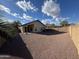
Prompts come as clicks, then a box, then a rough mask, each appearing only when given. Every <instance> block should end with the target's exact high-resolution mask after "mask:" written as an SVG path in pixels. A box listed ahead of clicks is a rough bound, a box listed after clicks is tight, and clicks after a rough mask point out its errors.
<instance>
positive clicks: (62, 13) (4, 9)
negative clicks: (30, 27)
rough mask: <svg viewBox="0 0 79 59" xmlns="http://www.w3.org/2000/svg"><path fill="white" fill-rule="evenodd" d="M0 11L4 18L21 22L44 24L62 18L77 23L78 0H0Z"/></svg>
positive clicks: (57, 21) (78, 15)
mask: <svg viewBox="0 0 79 59" xmlns="http://www.w3.org/2000/svg"><path fill="white" fill-rule="evenodd" d="M0 13H1V15H3V16H4V17H1V18H3V19H5V20H8V21H10V22H12V21H14V20H20V21H21V23H23V24H24V23H28V22H31V21H34V20H40V21H41V22H42V23H44V24H46V23H55V24H58V23H59V21H62V20H67V21H69V22H70V23H78V22H79V0H0Z"/></svg>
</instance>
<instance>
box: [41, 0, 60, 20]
mask: <svg viewBox="0 0 79 59" xmlns="http://www.w3.org/2000/svg"><path fill="white" fill-rule="evenodd" d="M42 12H43V13H44V14H46V15H48V16H51V17H52V18H54V19H55V18H56V17H58V16H59V13H60V7H59V4H57V3H56V2H55V1H53V0H46V1H45V2H44V5H43V6H42Z"/></svg>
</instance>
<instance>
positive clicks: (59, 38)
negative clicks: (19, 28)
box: [20, 33, 78, 59]
mask: <svg viewBox="0 0 79 59" xmlns="http://www.w3.org/2000/svg"><path fill="white" fill-rule="evenodd" d="M20 35H21V37H22V39H23V41H24V42H25V44H26V46H27V47H28V49H29V51H30V52H31V54H32V56H33V59H78V52H77V49H76V47H75V45H74V43H73V41H72V40H71V38H70V36H69V34H68V33H61V34H56V35H42V34H35V33H29V34H20Z"/></svg>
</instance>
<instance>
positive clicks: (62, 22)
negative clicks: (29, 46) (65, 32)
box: [60, 20, 69, 26]
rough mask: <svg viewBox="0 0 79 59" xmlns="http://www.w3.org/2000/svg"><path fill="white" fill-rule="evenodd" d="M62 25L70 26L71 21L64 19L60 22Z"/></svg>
mask: <svg viewBox="0 0 79 59" xmlns="http://www.w3.org/2000/svg"><path fill="white" fill-rule="evenodd" d="M60 25H61V26H68V25H69V23H68V21H66V20H64V21H61V22H60Z"/></svg>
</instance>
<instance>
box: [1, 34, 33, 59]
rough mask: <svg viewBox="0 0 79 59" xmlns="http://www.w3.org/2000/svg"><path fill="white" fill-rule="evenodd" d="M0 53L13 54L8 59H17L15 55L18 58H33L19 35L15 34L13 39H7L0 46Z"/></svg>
mask: <svg viewBox="0 0 79 59" xmlns="http://www.w3.org/2000/svg"><path fill="white" fill-rule="evenodd" d="M0 55H11V56H13V57H10V58H9V59H12V58H14V57H15V58H14V59H17V57H18V58H20V59H33V58H32V56H31V54H30V52H29V50H28V48H27V47H26V45H25V44H24V42H23V41H22V39H21V37H20V35H17V36H16V37H15V38H14V39H9V40H7V42H6V43H5V44H4V45H3V46H2V47H1V48H0ZM3 58H4V57H3ZM0 59H1V58H0ZM5 59H6V58H5Z"/></svg>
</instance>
